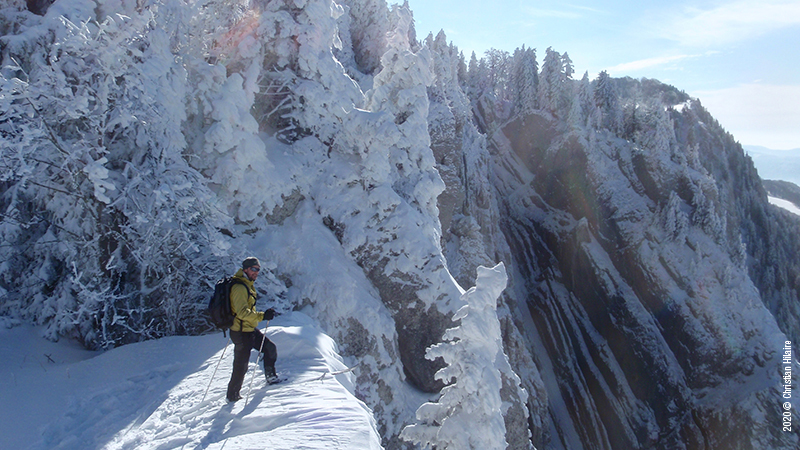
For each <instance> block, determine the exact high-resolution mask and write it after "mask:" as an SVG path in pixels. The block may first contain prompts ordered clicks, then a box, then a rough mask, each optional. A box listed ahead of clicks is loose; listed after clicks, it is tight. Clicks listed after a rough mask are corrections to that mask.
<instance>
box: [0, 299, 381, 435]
mask: <svg viewBox="0 0 800 450" xmlns="http://www.w3.org/2000/svg"><path fill="white" fill-rule="evenodd" d="M263 326H264V324H263V323H262V327H263ZM40 333H41V331H40V330H38V329H36V328H33V327H30V326H18V327H15V328H11V329H6V328H5V327H3V328H2V329H0V359H2V361H3V365H2V367H0V398H2V403H3V407H2V408H0V448H3V449H7V448H17V449H22V448H30V449H44V448H46V449H86V448H104V449H140V448H164V449H165V448H209V449H212V448H223V447H224V448H226V449H253V448H267V449H271V450H272V449H323V448H324V449H334V448H339V449H352V448H358V449H378V448H381V445H380V437H379V436H378V433H377V431H376V427H375V421H374V419H373V418H372V413H371V411H370V410H369V408H367V407H366V406H365V405H364V404H363V403H362V402H360V401H359V400H357V399H356V398H355V397H354V396H353V394H352V391H353V383H352V379H353V375H352V374H351V373H345V374H341V375H336V376H332V375H326V374H328V372H329V371H337V370H341V369H344V368H346V367H345V365H344V363H343V362H342V360H341V358H340V357H339V356H338V354H337V351H336V344H335V343H334V342H333V341H332V340H331V339H330V338H329V337H328V336H326V335H324V334H322V333H321V332H320V331H319V330H318V329H317V328H316V327H315V326H314V324H313V322H312V321H311V320H310V319H309V318H308V317H307V316H305V315H304V314H302V313H292V314H291V315H287V316H281V317H278V318H277V319H275V320H274V321H273V322H272V324H271V325H270V326H269V328H268V330H267V335H268V336H269V337H270V339H272V340H273V342H275V344H276V345H277V347H278V352H279V361H278V364H277V368H278V371H279V372H280V373H282V374H285V375H287V376H288V377H289V379H288V381H286V382H284V383H282V384H280V385H276V386H269V387H267V386H265V383H264V379H263V371H262V370H261V368H259V369H257V370H256V372H255V374H256V376H255V379H254V381H252V391H251V395H250V398H249V401H248V403H247V405H246V406H245V400H241V401H239V402H236V403H228V402H227V401H226V400H225V389H226V386H227V382H228V378H229V376H230V367H231V362H232V354H233V352H232V349H233V346H232V345H230V346H228V348H227V351H225V352H224V356H222V360H221V363H220V364H219V369H218V370H217V372H216V375H215V376H214V377H213V380H212V374H214V370H215V367H216V366H217V363H218V362H219V361H220V356H221V354H222V353H223V347H224V345H225V340H224V339H223V337H222V334H212V335H208V336H202V337H170V338H164V339H159V340H155V341H148V342H144V343H140V344H132V345H127V346H124V347H120V348H117V349H115V350H112V351H108V352H105V353H101V354H97V353H93V352H88V351H85V350H82V349H80V348H78V347H77V346H75V345H73V344H72V343H70V342H67V341H66V340H62V341H61V342H60V343H52V342H49V341H47V340H45V339H43V338H41V337H40ZM48 356H49V357H50V358H52V361H50V360H49V359H48ZM254 367H255V352H253V354H252V357H251V364H250V370H249V371H248V374H247V378H246V379H245V388H244V389H243V390H242V394H243V395H246V393H247V386H248V385H249V384H250V383H251V378H252V377H253V373H254V372H253V369H254ZM320 378H321V379H320ZM210 380H211V384H210V389H209V390H208V394H207V396H206V397H205V400H203V397H204V395H205V392H206V388H207V387H208V386H209V381H210Z"/></svg>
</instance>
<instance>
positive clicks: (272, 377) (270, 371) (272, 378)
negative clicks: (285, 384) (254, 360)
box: [264, 366, 281, 384]
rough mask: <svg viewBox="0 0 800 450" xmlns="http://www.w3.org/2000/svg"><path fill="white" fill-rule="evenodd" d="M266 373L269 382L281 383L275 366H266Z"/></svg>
mask: <svg viewBox="0 0 800 450" xmlns="http://www.w3.org/2000/svg"><path fill="white" fill-rule="evenodd" d="M264 375H266V377H267V384H276V383H280V381H281V379H280V378H278V374H277V373H275V368H274V367H269V366H267V367H265V368H264Z"/></svg>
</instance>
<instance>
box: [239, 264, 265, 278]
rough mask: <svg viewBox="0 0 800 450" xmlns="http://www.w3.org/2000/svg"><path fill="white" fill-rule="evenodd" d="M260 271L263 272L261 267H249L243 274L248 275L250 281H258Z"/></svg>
mask: <svg viewBox="0 0 800 450" xmlns="http://www.w3.org/2000/svg"><path fill="white" fill-rule="evenodd" d="M259 271H261V267H259V266H253V267H248V268H247V269H244V271H243V272H244V274H245V275H247V278H249V279H250V281H256V278H258V272H259Z"/></svg>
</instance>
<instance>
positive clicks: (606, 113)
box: [594, 70, 622, 133]
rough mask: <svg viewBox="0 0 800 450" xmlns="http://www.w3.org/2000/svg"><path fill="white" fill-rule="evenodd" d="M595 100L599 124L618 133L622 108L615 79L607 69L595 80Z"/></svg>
mask: <svg viewBox="0 0 800 450" xmlns="http://www.w3.org/2000/svg"><path fill="white" fill-rule="evenodd" d="M594 101H595V106H596V107H597V110H596V121H597V126H599V127H603V128H607V129H609V130H611V131H612V132H614V133H616V132H618V131H619V129H620V125H621V119H622V110H621V108H620V106H619V98H618V94H617V89H616V87H615V86H614V80H613V79H612V78H611V76H610V75H609V74H608V72H606V71H605V70H604V71H602V72H600V74H599V75H598V76H597V79H596V80H595V86H594Z"/></svg>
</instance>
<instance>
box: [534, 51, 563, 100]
mask: <svg viewBox="0 0 800 450" xmlns="http://www.w3.org/2000/svg"><path fill="white" fill-rule="evenodd" d="M563 89H564V65H563V60H562V59H561V55H560V54H559V53H558V52H557V51H555V50H553V49H552V48H551V47H548V48H547V52H546V53H545V57H544V61H543V62H542V72H541V74H540V75H539V87H538V89H537V96H538V103H539V108H540V109H543V110H545V111H548V112H550V113H552V114H558V112H559V109H560V108H561V99H562V96H563V92H564V90H563Z"/></svg>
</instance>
